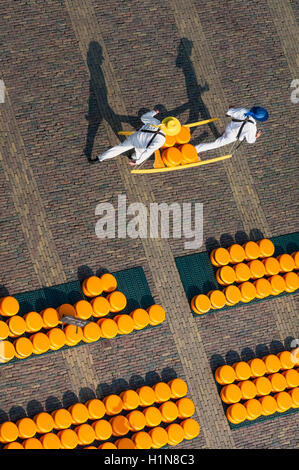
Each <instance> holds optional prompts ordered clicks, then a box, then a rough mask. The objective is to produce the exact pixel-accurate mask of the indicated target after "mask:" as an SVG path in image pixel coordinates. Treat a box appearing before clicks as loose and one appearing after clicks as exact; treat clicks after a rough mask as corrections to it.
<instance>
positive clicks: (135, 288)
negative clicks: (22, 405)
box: [0, 266, 155, 366]
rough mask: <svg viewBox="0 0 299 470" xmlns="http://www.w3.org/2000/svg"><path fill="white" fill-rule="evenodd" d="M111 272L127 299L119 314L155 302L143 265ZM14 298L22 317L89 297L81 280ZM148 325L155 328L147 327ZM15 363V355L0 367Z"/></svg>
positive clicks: (145, 306)
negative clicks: (86, 295) (83, 288)
mask: <svg viewBox="0 0 299 470" xmlns="http://www.w3.org/2000/svg"><path fill="white" fill-rule="evenodd" d="M112 274H113V275H114V276H115V277H116V280H117V290H119V291H121V292H122V293H123V294H125V296H126V298H127V306H126V308H125V309H124V310H122V311H121V313H122V314H125V313H130V312H132V311H133V310H134V309H136V308H138V307H140V308H145V309H146V308H148V307H149V306H150V305H153V304H154V303H155V302H154V299H153V297H152V295H151V292H150V289H149V286H148V283H147V280H146V277H145V274H144V271H143V268H142V267H141V266H138V267H136V268H130V269H125V270H123V271H118V272H116V273H112ZM14 297H15V298H16V299H17V300H18V301H19V303H20V311H19V315H20V316H23V315H25V314H26V313H28V312H31V311H36V312H40V311H41V310H43V309H45V308H47V307H53V308H57V307H59V305H61V304H63V303H70V304H74V303H76V302H77V301H78V300H81V299H86V300H90V299H88V298H87V297H85V295H84V294H83V292H82V289H81V282H80V281H72V282H67V283H65V284H58V285H57V286H53V287H44V288H43V289H38V290H35V291H30V292H23V293H21V294H16V295H14ZM113 315H114V314H113ZM110 317H111V316H110V315H108V318H110ZM148 328H154V327H151V326H148ZM134 333H138V331H133V332H132V333H131V334H134ZM30 335H31V333H25V335H24V336H27V337H29V336H30ZM104 340H105V338H101V339H100V340H99V341H104ZM82 345H85V343H84V342H80V343H79V344H77V345H76V346H72V348H74V347H79V346H82ZM64 349H70V347H69V346H64V347H63V348H60V349H59V350H58V351H52V350H49V351H47V352H46V353H44V354H55V353H56V352H59V351H62V350H64ZM32 357H33V356H29V357H28V358H26V359H22V360H21V362H24V361H26V360H30V359H31V358H32ZM14 362H20V359H16V358H15V359H12V360H11V361H9V362H5V363H0V366H5V365H7V364H12V363H14Z"/></svg>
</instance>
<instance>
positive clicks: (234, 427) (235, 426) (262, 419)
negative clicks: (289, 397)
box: [213, 374, 299, 431]
mask: <svg viewBox="0 0 299 470" xmlns="http://www.w3.org/2000/svg"><path fill="white" fill-rule="evenodd" d="M213 376H214V381H215V383H216V386H217V390H218V393H219V397H220V400H221V395H220V392H221V388H222V386H221V385H220V384H219V383H218V382H216V380H215V375H214V374H213ZM244 401H246V400H241V402H240V403H244ZM221 404H222V408H223V411H224V413H225V416H226V410H227V408H228V407H229V406H230V405H227V404H226V403H224V402H223V401H222V400H221ZM298 411H299V408H290V409H289V410H288V411H285V412H284V413H274V414H273V415H269V416H260V417H259V418H257V419H254V420H253V421H250V420H248V419H246V420H245V421H243V422H242V423H239V424H233V423H231V422H230V421H229V420H227V422H228V424H229V427H230V428H231V429H232V430H233V431H234V430H237V429H240V428H243V427H246V426H252V425H253V424H256V423H263V422H265V421H272V420H273V419H275V418H279V417H280V416H288V415H291V414H294V413H298Z"/></svg>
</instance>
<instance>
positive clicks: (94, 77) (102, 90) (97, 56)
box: [84, 41, 139, 159]
mask: <svg viewBox="0 0 299 470" xmlns="http://www.w3.org/2000/svg"><path fill="white" fill-rule="evenodd" d="M103 61H104V57H103V52H102V47H101V45H100V44H99V43H98V42H96V41H91V42H90V44H89V48H88V52H87V65H88V68H89V72H90V81H89V100H88V114H86V116H85V118H86V120H87V121H88V129H87V137H86V145H85V148H84V154H85V155H86V157H87V158H88V159H90V158H91V154H92V151H93V146H94V141H95V137H96V134H97V131H98V129H99V126H100V125H101V123H102V121H103V120H106V122H107V123H108V124H109V126H110V127H111V129H112V130H113V132H114V134H115V135H117V136H118V134H117V133H118V131H120V130H121V129H122V125H121V123H122V122H127V123H129V124H131V126H132V127H134V128H135V129H136V128H137V127H138V125H139V121H138V117H137V116H122V115H117V114H116V113H115V112H114V111H113V109H112V108H111V106H110V104H109V100H108V89H107V85H106V81H105V77H104V73H103V70H102V67H101V66H102V64H103ZM118 137H119V136H118Z"/></svg>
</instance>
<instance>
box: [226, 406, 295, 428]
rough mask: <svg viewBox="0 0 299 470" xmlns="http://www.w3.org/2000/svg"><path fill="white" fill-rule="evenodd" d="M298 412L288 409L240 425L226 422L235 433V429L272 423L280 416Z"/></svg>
mask: <svg viewBox="0 0 299 470" xmlns="http://www.w3.org/2000/svg"><path fill="white" fill-rule="evenodd" d="M298 411H299V408H290V409H289V410H288V411H285V412H284V413H274V414H273V415H270V416H260V417H259V418H257V419H254V420H253V421H250V420H248V419H246V420H245V421H243V423H240V424H233V423H231V422H230V421H228V423H229V427H230V428H231V430H232V431H235V430H237V429H240V428H244V427H246V426H251V425H252V424H258V423H264V422H267V421H272V420H273V419H275V418H279V417H281V416H288V415H292V414H295V413H298Z"/></svg>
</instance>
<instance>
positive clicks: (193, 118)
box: [172, 38, 220, 140]
mask: <svg viewBox="0 0 299 470" xmlns="http://www.w3.org/2000/svg"><path fill="white" fill-rule="evenodd" d="M192 48H193V42H192V41H190V40H189V39H187V38H181V41H180V44H179V46H178V54H177V58H176V66H177V67H178V68H181V69H182V72H183V74H184V76H185V82H186V91H187V97H188V101H187V102H186V103H185V104H183V105H181V106H179V107H177V108H175V109H174V110H173V111H172V113H173V114H172V115H177V114H180V113H182V112H184V111H186V110H187V109H189V119H188V123H192V122H197V121H199V120H205V119H211V118H212V117H216V116H211V115H210V113H209V110H208V108H207V107H206V105H205V103H204V101H203V99H202V96H201V95H202V93H204V92H205V91H208V90H209V84H208V83H205V84H204V85H203V86H201V85H200V84H199V83H198V80H197V76H196V72H195V70H194V66H193V63H192V60H191V55H192ZM209 128H210V130H211V132H212V134H213V135H214V137H215V138H216V139H217V138H218V137H219V136H220V133H219V132H218V130H217V128H216V126H215V124H214V123H213V122H211V123H209ZM195 129H196V128H195V127H194V128H191V129H190V130H191V133H192V132H193V131H194V130H195ZM206 134H207V132H204V133H203V134H202V136H199V137H198V138H197V139H196V140H203V137H204V136H206Z"/></svg>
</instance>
